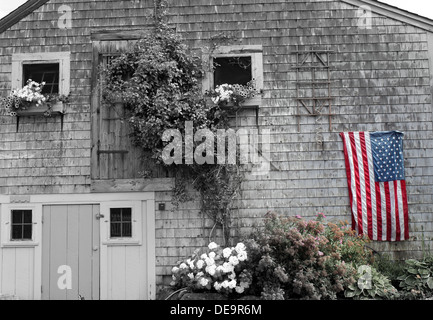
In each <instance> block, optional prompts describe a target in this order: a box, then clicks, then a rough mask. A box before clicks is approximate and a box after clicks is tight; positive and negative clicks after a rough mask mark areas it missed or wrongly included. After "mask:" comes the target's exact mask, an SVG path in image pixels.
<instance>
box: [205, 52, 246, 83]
mask: <svg viewBox="0 0 433 320" xmlns="http://www.w3.org/2000/svg"><path fill="white" fill-rule="evenodd" d="M213 67H214V87H216V86H219V85H221V84H224V83H227V84H242V85H246V84H248V82H250V81H251V80H252V79H253V77H252V70H251V57H222V58H214V59H213Z"/></svg>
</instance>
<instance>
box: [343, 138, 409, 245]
mask: <svg viewBox="0 0 433 320" xmlns="http://www.w3.org/2000/svg"><path fill="white" fill-rule="evenodd" d="M340 136H341V138H342V140H343V144H344V154H345V163H346V173H347V184H348V189H349V201H350V205H351V209H352V227H353V229H355V230H356V231H357V232H358V233H359V234H364V235H367V236H368V237H369V238H370V239H372V240H377V241H401V240H407V239H408V238H409V218H408V205H407V194H406V181H405V180H404V179H402V180H390V181H378V180H379V179H377V177H376V176H375V171H374V165H375V163H374V161H375V158H378V156H377V155H375V157H373V154H374V153H375V150H372V139H376V137H372V135H371V134H370V133H369V132H342V133H340ZM379 137H380V135H379ZM393 139H395V138H393ZM381 140H383V139H381ZM388 140H389V139H388ZM379 144H380V143H379ZM383 144H385V143H383ZM393 146H394V148H395V149H393V150H392V151H395V150H398V146H399V145H398V142H396V143H395V144H394V145H393ZM384 148H385V147H384ZM386 148H389V147H388V146H386ZM386 151H388V150H386ZM390 151H391V150H390ZM400 153H401V152H400ZM389 154H390V159H391V160H388V158H386V159H387V160H386V161H387V162H383V167H384V168H386V169H384V170H383V171H386V170H388V171H389V173H386V174H389V176H390V177H391V176H392V177H394V176H395V173H397V174H399V171H398V170H397V169H396V168H397V166H398V164H397V163H396V164H395V166H394V164H392V166H391V165H390V166H389V167H388V165H387V164H388V163H393V162H392V161H394V160H393V159H392V155H391V152H390V153H389ZM394 154H395V152H394ZM380 160H382V159H380ZM388 161H389V162H388ZM396 162H397V160H396ZM376 165H380V166H381V167H382V163H379V164H378V163H376ZM401 166H402V164H401ZM390 170H391V171H390Z"/></svg>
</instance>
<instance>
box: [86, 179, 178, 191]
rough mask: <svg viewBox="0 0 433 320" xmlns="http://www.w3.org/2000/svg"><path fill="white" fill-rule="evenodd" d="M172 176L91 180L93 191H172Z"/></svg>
mask: <svg viewBox="0 0 433 320" xmlns="http://www.w3.org/2000/svg"><path fill="white" fill-rule="evenodd" d="M173 187H174V178H153V179H111V180H93V181H92V183H91V186H90V190H91V192H93V193H106V192H149V191H172V189H173Z"/></svg>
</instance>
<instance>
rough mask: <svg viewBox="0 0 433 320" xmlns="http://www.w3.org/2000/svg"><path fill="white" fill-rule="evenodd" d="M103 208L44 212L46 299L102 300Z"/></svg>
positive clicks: (48, 208) (55, 208)
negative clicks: (100, 262) (100, 288)
mask: <svg viewBox="0 0 433 320" xmlns="http://www.w3.org/2000/svg"><path fill="white" fill-rule="evenodd" d="M98 214H99V205H48V206H44V207H43V211H42V217H43V218H42V220H43V224H42V299H43V300H79V299H81V300H98V299H99V283H100V282H99V277H100V275H99V259H100V257H99V255H100V251H99V249H100V248H99V243H100V242H99V240H100V233H99V220H98V216H97V215H98Z"/></svg>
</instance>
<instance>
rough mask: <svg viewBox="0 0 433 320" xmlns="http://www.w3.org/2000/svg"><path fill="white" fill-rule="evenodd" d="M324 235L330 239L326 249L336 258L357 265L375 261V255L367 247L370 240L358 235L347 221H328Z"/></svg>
mask: <svg viewBox="0 0 433 320" xmlns="http://www.w3.org/2000/svg"><path fill="white" fill-rule="evenodd" d="M324 235H325V237H326V238H327V239H328V243H327V244H326V245H325V249H324V251H325V252H326V253H328V254H330V255H334V256H335V258H336V259H341V260H343V261H346V262H349V261H350V262H351V263H353V264H354V265H355V266H360V265H365V264H370V263H373V255H372V253H371V251H370V250H367V249H366V244H368V243H369V242H370V240H369V239H368V237H365V236H363V235H358V234H357V233H356V231H355V230H352V228H351V227H350V226H349V225H348V224H347V222H345V221H344V222H343V221H340V222H338V223H331V222H329V223H327V225H326V228H325V232H324Z"/></svg>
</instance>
